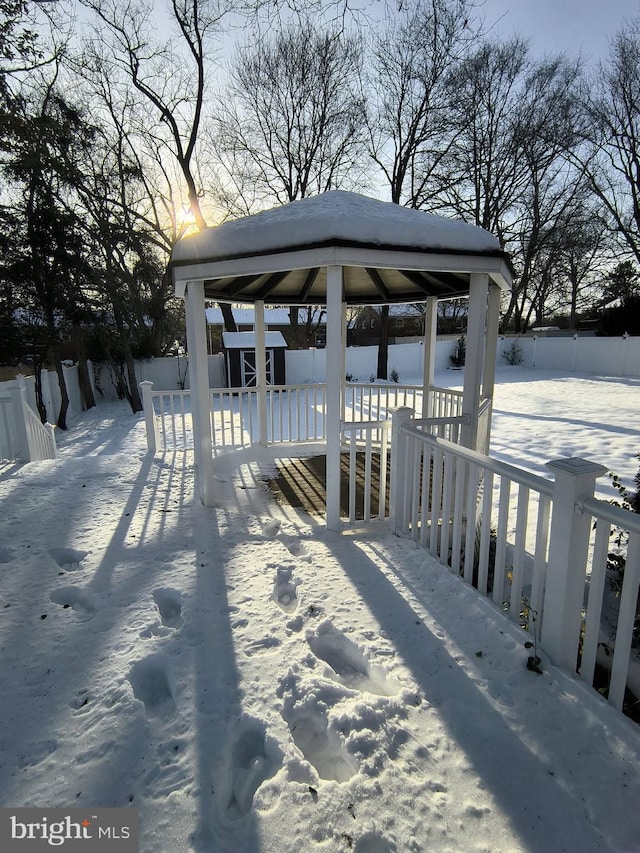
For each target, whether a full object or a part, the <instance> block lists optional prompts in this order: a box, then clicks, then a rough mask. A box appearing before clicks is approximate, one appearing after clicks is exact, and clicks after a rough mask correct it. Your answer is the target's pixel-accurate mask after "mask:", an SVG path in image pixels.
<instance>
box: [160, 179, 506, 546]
mask: <svg viewBox="0 0 640 853" xmlns="http://www.w3.org/2000/svg"><path fill="white" fill-rule="evenodd" d="M170 266H171V269H172V274H173V280H174V284H175V292H176V295H177V296H180V297H182V298H184V300H185V309H186V325H187V345H188V349H189V356H190V358H189V365H190V380H191V398H192V414H193V433H194V448H195V462H196V469H197V472H198V491H199V496H200V499H201V500H202V502H203V503H204V504H205V505H211V504H212V503H213V500H214V496H213V493H212V492H213V488H214V486H213V477H212V466H213V456H212V444H211V440H212V437H211V424H210V418H209V389H208V371H207V342H206V322H205V300H212V301H216V302H228V303H248V304H253V305H254V306H255V327H256V328H255V335H256V375H257V388H258V400H259V403H258V406H259V418H260V422H261V423H262V424H263V425H264V424H265V423H266V387H267V383H266V358H265V324H264V306H265V304H271V305H307V304H315V305H324V306H326V312H327V340H326V349H327V395H326V421H327V428H326V433H327V438H326V454H327V465H326V471H327V474H326V476H327V483H326V494H327V518H326V522H327V527H328V528H329V529H331V530H339V528H340V515H339V494H340V452H341V419H342V399H343V391H344V385H345V370H344V360H345V342H346V323H345V310H346V307H347V306H348V305H380V304H385V303H407V302H409V303H415V302H424V303H425V304H426V308H425V338H424V370H423V384H424V389H423V401H424V402H423V407H424V408H423V411H422V413H421V414H422V417H423V418H428V417H429V415H430V412H429V388H430V387H431V385H432V384H433V376H434V361H435V342H436V318H437V303H438V300H440V299H456V298H460V297H465V296H468V297H469V307H468V314H467V337H466V367H465V372H464V386H463V404H462V414H463V416H464V419H465V425H464V427H463V431H462V438H461V441H462V443H463V444H464V445H465V446H467V447H469V448H472V449H475V447H476V440H477V432H478V411H479V405H480V400H481V399H482V398H491V397H492V395H493V384H494V373H495V362H496V347H497V336H498V317H499V306H500V292H501V291H503V290H508V289H509V288H510V285H511V274H510V269H509V264H508V260H507V256H506V254H505V253H504V251H503V250H502V249H501V247H500V244H499V242H498V240H497V239H496V238H495V237H494V236H493V235H492V234H490V233H489V232H488V231H486V230H484V229H482V228H478V227H476V226H474V225H469V224H468V223H465V222H460V221H455V220H450V219H446V218H444V217H440V216H434V215H431V214H427V213H424V212H422V211H418V210H412V209H409V208H405V207H401V206H399V205H395V204H391V203H389V202H383V201H380V200H377V199H373V198H368V197H365V196H362V195H358V194H356V193H350V192H344V191H339V190H335V191H331V192H326V193H323V194H322V195H318V196H313V197H311V198H306V199H302V200H299V201H294V202H291V203H290V204H286V205H283V206H281V207H278V208H274V209H273V210H267V211H262V212H260V213H256V214H254V215H252V216H248V217H245V218H243V219H238V220H235V221H231V222H227V223H224V224H222V225H219V226H217V227H213V228H209V229H207V230H206V231H202V232H200V233H199V234H196V235H193V236H191V237H187V238H185V239H183V240H181V241H180V242H179V243H177V244H176V246H175V247H174V250H173V254H172V257H171V264H170ZM265 435H266V430H265V429H264V428H263V429H261V436H262V438H261V440H264V436H265Z"/></svg>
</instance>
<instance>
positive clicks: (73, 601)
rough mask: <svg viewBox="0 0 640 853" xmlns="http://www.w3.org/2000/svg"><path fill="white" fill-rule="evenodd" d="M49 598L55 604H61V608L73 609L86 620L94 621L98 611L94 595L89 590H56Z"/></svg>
mask: <svg viewBox="0 0 640 853" xmlns="http://www.w3.org/2000/svg"><path fill="white" fill-rule="evenodd" d="M49 598H50V600H51V601H52V602H53V603H54V604H59V605H60V606H61V607H64V608H68V607H71V608H72V609H73V610H74V611H75V612H76V613H77V614H78V616H79V617H80V618H81V619H84V620H87V619H92V618H93V617H94V616H95V615H96V611H97V609H98V607H97V605H96V600H95V596H94V594H93V593H92V592H90V591H89V590H88V589H81V588H80V587H77V586H66V587H63V588H62V589H56V590H54V591H53V592H52V593H51V594H50V596H49Z"/></svg>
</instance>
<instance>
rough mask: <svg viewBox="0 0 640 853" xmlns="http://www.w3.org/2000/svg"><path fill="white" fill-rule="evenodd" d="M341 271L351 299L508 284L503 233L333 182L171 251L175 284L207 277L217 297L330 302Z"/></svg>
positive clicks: (390, 299) (458, 292)
mask: <svg viewBox="0 0 640 853" xmlns="http://www.w3.org/2000/svg"><path fill="white" fill-rule="evenodd" d="M332 265H338V266H342V267H343V269H344V276H343V289H344V300H345V302H347V303H349V304H381V303H394V302H416V301H421V300H424V299H426V298H427V297H428V296H436V297H441V298H455V297H458V296H464V295H466V294H468V293H469V280H470V275H471V273H487V274H488V275H489V277H490V278H491V279H492V280H493V281H494V282H495V283H496V284H498V286H499V287H500V288H501V289H507V288H508V287H509V283H510V273H509V267H508V262H507V258H506V255H505V253H504V252H503V251H502V249H501V248H500V244H499V242H498V240H497V239H496V238H495V237H494V236H493V235H492V234H490V233H489V232H488V231H485V230H484V229H482V228H478V227H476V226H475V225H469V224H468V223H466V222H460V221H456V220H451V219H446V218H444V217H441V216H434V215H432V214H428V213H424V212H422V211H419V210H412V209H409V208H406V207H401V206H400V205H396V204H391V203H390V202H384V201H380V200H378V199H373V198H368V197H366V196H362V195H358V194H356V193H351V192H344V191H342V190H334V191H331V192H327V193H323V194H322V195H318V196H312V197H310V198H305V199H301V200H300V201H295V202H291V203H290V204H287V205H284V206H282V207H278V208H274V209H273V210H266V211H262V212H260V213H256V214H253V215H252V216H248V217H245V218H243V219H238V220H234V221H232V222H226V223H224V224H222V225H219V226H217V227H213V228H208V229H207V230H205V231H202V232H200V233H199V234H195V235H193V236H191V237H187V238H185V239H184V240H181V241H180V242H179V243H177V244H176V246H175V247H174V250H173V254H172V258H171V267H172V270H173V275H174V280H175V283H176V289H177V291H178V292H180V290H181V289H182V288H181V283H182V282H186V281H189V280H194V279H198V280H201V281H204V292H205V298H206V299H210V300H214V301H217V302H239V303H253V302H255V301H263V302H264V303H265V304H280V305H282V304H289V305H296V304H298V305H299V304H304V303H315V304H324V303H325V302H326V287H327V284H326V278H327V273H326V268H327V266H332Z"/></svg>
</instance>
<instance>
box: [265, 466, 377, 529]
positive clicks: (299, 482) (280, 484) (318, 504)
mask: <svg viewBox="0 0 640 853" xmlns="http://www.w3.org/2000/svg"><path fill="white" fill-rule="evenodd" d="M364 462H365V454H364V453H360V452H359V453H357V454H356V518H357V519H362V518H364V510H363V507H364V478H365V472H364ZM326 463H327V457H326V456H325V455H324V454H323V455H321V456H308V457H306V458H296V459H287V460H286V461H281V462H278V463H277V469H278V473H277V475H276V476H275V477H273V478H271V479H267V480H266V483H267V485H268V486H269V488H270V489H271V491H272V492H273V493H274V495H275V497H276V499H277V500H278V501H280V502H281V503H284V504H288V505H289V506H292V507H295V508H297V509H302V510H304V511H305V512H308V513H309V515H314V516H320V517H322V518H324V516H325V512H326V500H327V490H326V482H327V474H326V467H327V464H326ZM387 464H388V463H387ZM340 475H341V476H340V515H341V516H342V517H344V518H348V517H349V454H348V453H342V454H341V457H340ZM388 491H389V490H388V486H387V500H386V502H385V503H386V509H387V510H388ZM379 494H380V455H379V454H378V453H374V454H373V455H372V461H371V509H370V513H371V516H377V515H378V502H379Z"/></svg>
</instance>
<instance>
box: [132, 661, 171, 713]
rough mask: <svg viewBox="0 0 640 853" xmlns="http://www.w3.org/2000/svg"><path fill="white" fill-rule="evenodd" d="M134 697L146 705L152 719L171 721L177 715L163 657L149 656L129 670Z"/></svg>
mask: <svg viewBox="0 0 640 853" xmlns="http://www.w3.org/2000/svg"><path fill="white" fill-rule="evenodd" d="M128 677H129V682H130V683H131V687H132V688H133V695H134V696H135V697H136V699H139V700H140V701H141V702H143V703H144V707H145V710H146V712H147V714H148V715H149V716H150V717H160V718H162V719H165V720H166V719H169V718H170V717H172V716H173V714H174V713H175V709H176V708H175V703H174V701H173V693H172V691H171V685H170V684H169V677H168V675H167V665H166V661H165V659H164V658H163V657H162V656H161V655H149V656H148V657H146V658H143V659H142V660H139V661H137V663H134V664H133V666H132V667H131V669H130V670H129V676H128Z"/></svg>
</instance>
